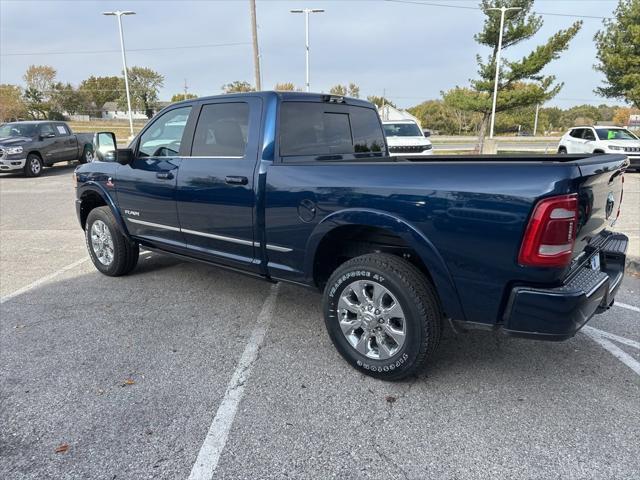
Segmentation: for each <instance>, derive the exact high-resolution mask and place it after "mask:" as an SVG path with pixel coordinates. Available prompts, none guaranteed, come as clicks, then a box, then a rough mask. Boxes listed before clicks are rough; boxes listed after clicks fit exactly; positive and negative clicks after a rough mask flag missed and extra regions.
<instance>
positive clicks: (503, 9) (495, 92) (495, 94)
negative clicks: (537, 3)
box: [488, 7, 522, 138]
mask: <svg viewBox="0 0 640 480" xmlns="http://www.w3.org/2000/svg"><path fill="white" fill-rule="evenodd" d="M488 10H495V11H499V12H500V35H499V36H498V52H497V53H496V79H495V83H494V84H493V105H492V107H491V130H490V131H489V138H493V127H494V125H495V123H496V102H497V100H498V78H499V77H500V51H501V50H502V31H503V30H504V14H505V13H507V12H508V11H509V10H522V8H520V7H500V8H489V9H488Z"/></svg>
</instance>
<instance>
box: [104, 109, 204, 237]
mask: <svg viewBox="0 0 640 480" xmlns="http://www.w3.org/2000/svg"><path fill="white" fill-rule="evenodd" d="M191 109H192V107H191V106H187V107H178V108H174V109H171V110H168V111H166V112H164V113H163V114H161V115H160V116H158V117H157V118H155V119H153V120H152V121H151V122H150V124H149V125H148V126H147V127H146V128H145V129H144V130H143V132H142V134H141V135H140V136H139V138H138V140H137V142H136V144H135V145H134V146H133V147H134V160H133V161H132V162H131V163H130V164H128V165H121V166H120V167H119V168H118V170H117V173H116V181H115V185H116V192H117V196H118V204H119V208H120V212H121V213H122V216H123V218H124V219H125V221H126V224H127V228H128V229H129V233H130V234H131V235H133V236H135V237H139V238H142V239H145V240H147V241H149V242H152V243H159V244H160V246H176V247H184V239H183V236H182V233H181V232H180V224H179V222H178V212H177V210H176V197H175V196H176V179H177V176H178V167H179V166H180V162H181V157H180V154H181V153H183V151H182V149H183V148H186V147H185V142H183V137H184V136H185V131H187V126H188V124H189V118H190V113H191Z"/></svg>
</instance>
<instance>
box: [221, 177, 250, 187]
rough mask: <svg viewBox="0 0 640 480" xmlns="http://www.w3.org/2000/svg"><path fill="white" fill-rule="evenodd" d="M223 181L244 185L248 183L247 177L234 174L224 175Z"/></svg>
mask: <svg viewBox="0 0 640 480" xmlns="http://www.w3.org/2000/svg"><path fill="white" fill-rule="evenodd" d="M224 181H225V182H227V183H229V184H231V185H246V184H247V183H249V179H248V178H247V177H235V176H229V177H225V178H224Z"/></svg>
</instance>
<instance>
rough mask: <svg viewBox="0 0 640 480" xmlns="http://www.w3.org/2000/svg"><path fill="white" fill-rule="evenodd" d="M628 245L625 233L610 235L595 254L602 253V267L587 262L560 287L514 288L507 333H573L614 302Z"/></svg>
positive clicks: (551, 336)
mask: <svg viewBox="0 0 640 480" xmlns="http://www.w3.org/2000/svg"><path fill="white" fill-rule="evenodd" d="M627 245H628V239H627V237H626V236H625V235H622V234H619V233H616V234H612V235H610V236H609V237H608V238H607V240H606V242H605V243H604V244H603V245H602V247H601V248H600V249H599V250H598V251H596V252H595V253H593V254H592V256H593V255H599V256H600V269H599V270H593V269H592V268H590V266H589V264H590V262H587V265H585V266H582V267H581V268H580V269H579V270H578V271H577V272H575V273H573V274H572V275H571V276H570V277H569V278H568V279H567V281H566V282H565V284H564V285H562V286H560V287H556V288H550V289H542V288H535V287H526V286H518V287H515V288H513V290H512V291H511V295H510V297H509V302H508V304H507V308H506V310H505V315H504V327H503V329H504V331H505V333H507V334H509V335H514V336H519V337H527V338H535V339H540V340H566V339H568V338H571V337H573V336H574V335H575V334H576V332H577V331H578V330H580V329H581V328H582V327H583V326H584V325H585V324H586V323H587V322H588V321H589V319H590V318H591V317H592V316H593V315H594V314H596V313H601V312H603V311H605V310H607V309H608V308H609V307H610V306H611V305H612V304H613V301H614V298H615V294H616V292H617V291H618V288H620V284H621V283H622V279H623V278H624V265H625V256H626V255H625V254H626V251H627Z"/></svg>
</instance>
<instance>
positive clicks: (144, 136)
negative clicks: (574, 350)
mask: <svg viewBox="0 0 640 480" xmlns="http://www.w3.org/2000/svg"><path fill="white" fill-rule="evenodd" d="M406 126H407V124H406V123H401V124H400V127H398V128H399V129H404V128H405V127H406ZM409 127H415V128H417V125H415V124H414V125H409V126H408V127H406V128H407V129H409ZM386 128H391V127H389V126H388V125H387V126H386ZM403 131H404V130H403ZM412 136H413V135H412ZM95 138H96V145H95V147H94V150H95V152H96V157H97V158H96V161H93V162H91V163H89V164H87V165H80V166H79V167H78V168H77V169H76V171H75V179H76V187H77V188H76V210H77V214H78V219H79V222H80V225H81V226H82V228H83V229H84V231H85V236H86V244H87V248H88V250H89V255H90V257H91V260H92V261H93V264H94V265H95V267H96V268H97V269H98V270H99V271H100V272H102V273H103V274H105V275H109V276H120V275H125V274H127V273H129V272H131V271H132V270H133V269H134V268H135V266H136V262H137V261H138V252H139V247H141V246H142V247H144V248H148V249H153V250H156V251H159V252H162V253H166V254H171V255H176V256H178V257H179V258H183V259H184V258H186V259H191V260H198V261H201V262H205V263H208V264H212V265H218V266H221V267H226V268H230V269H232V270H236V271H240V272H244V273H246V274H249V275H253V276H257V277H262V278H264V279H266V280H269V281H287V282H292V283H295V284H299V285H305V286H309V287H312V288H317V289H320V290H321V291H324V294H323V305H324V316H325V324H326V327H327V329H328V332H329V336H330V337H331V339H332V341H333V342H334V345H335V346H336V348H337V349H338V351H339V352H340V353H341V354H342V355H343V357H344V358H345V359H346V360H347V361H348V362H349V364H351V365H352V366H354V367H355V368H357V369H358V370H360V371H362V372H364V373H366V374H369V375H373V376H376V377H380V378H384V379H389V380H391V379H399V378H403V377H406V376H407V375H412V374H414V373H416V372H417V371H418V370H419V369H420V368H421V367H423V366H424V365H425V364H426V363H427V362H428V361H429V359H431V358H432V357H433V354H434V352H435V349H436V347H437V345H438V342H439V341H440V336H441V332H442V326H443V322H444V321H446V320H447V319H449V320H451V321H453V322H456V323H458V324H459V325H461V326H464V327H468V328H475V327H477V328H485V329H502V330H503V331H504V332H506V333H508V334H511V335H516V336H521V337H530V338H538V339H544V340H564V339H567V338H569V337H571V336H573V335H574V334H575V333H576V332H577V331H578V330H579V329H580V328H582V326H583V325H584V324H585V323H586V322H587V321H588V320H589V319H590V318H591V317H592V316H593V315H594V314H595V313H599V312H602V311H604V310H606V309H607V308H608V307H609V306H611V305H612V304H613V301H614V297H615V294H616V292H617V290H618V288H619V287H620V284H621V282H622V279H623V276H624V265H625V252H626V249H627V243H628V240H627V237H626V236H624V235H623V234H620V233H614V232H611V231H610V230H609V228H610V226H611V225H612V224H613V223H614V222H615V220H616V218H617V216H618V214H619V213H620V204H621V201H622V188H623V178H622V172H623V171H624V169H625V168H626V166H627V165H628V160H627V159H626V157H625V156H624V155H598V156H591V155H572V156H569V155H534V156H529V157H527V156H516V157H509V156H506V155H503V156H500V157H499V158H498V157H496V156H495V155H494V156H490V155H487V156H478V155H467V156H463V155H460V156H451V157H444V156H443V157H437V158H436V157H434V156H422V157H411V158H410V159H408V160H409V161H404V159H399V158H397V157H389V156H388V152H387V146H386V145H385V140H384V135H383V130H382V125H381V122H380V118H379V116H378V114H377V112H376V109H375V107H374V105H372V104H371V103H368V102H365V101H362V100H358V99H353V98H343V97H337V96H334V95H321V94H309V93H299V92H254V93H244V94H230V95H223V96H217V97H208V98H198V99H196V100H189V101H185V102H180V103H175V104H173V105H171V106H170V107H167V108H166V109H165V110H163V111H161V112H160V113H158V114H157V115H156V116H155V117H154V118H153V119H152V120H151V121H150V122H149V123H148V124H147V125H146V126H145V127H144V129H143V130H142V131H141V132H140V133H139V134H138V135H137V137H136V138H135V139H134V140H133V141H132V142H131V145H130V146H129V148H127V149H118V150H116V151H115V152H113V151H112V152H110V153H109V152H107V150H108V149H112V150H113V149H114V147H115V146H116V145H117V142H116V139H115V135H114V134H112V133H109V132H100V133H98V134H97V135H96V137H95ZM105 141H106V146H107V147H108V148H102V147H103V145H105ZM423 145H424V143H423ZM180 281H181V280H180V279H177V278H176V279H175V280H174V283H176V282H180ZM108 285H109V287H111V286H112V285H113V284H112V283H109V284H108ZM105 288H108V287H107V286H106V284H105ZM114 288H115V287H114ZM163 293H164V292H163ZM168 294H169V295H170V294H171V292H169V293H168ZM237 295H238V302H242V301H243V292H241V291H238V292H237ZM209 300H210V299H209V298H204V297H203V298H202V301H203V302H207V301H209ZM214 301H215V300H214ZM307 324H308V328H309V330H310V331H314V329H317V326H318V325H317V322H316V321H315V320H314V319H308V320H307ZM281 328H287V327H286V326H281ZM314 335H315V334H314Z"/></svg>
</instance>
